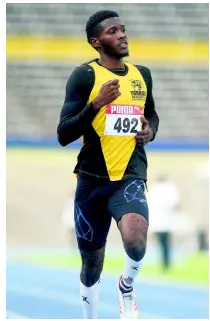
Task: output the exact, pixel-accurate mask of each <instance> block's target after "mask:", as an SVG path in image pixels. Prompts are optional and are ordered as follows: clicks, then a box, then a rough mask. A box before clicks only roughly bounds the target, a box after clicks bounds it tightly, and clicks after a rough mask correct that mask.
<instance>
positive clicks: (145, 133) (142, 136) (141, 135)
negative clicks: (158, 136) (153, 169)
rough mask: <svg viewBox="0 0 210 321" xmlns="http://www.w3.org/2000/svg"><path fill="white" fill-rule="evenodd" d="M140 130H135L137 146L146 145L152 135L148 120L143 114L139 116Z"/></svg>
mask: <svg viewBox="0 0 210 321" xmlns="http://www.w3.org/2000/svg"><path fill="white" fill-rule="evenodd" d="M141 122H142V130H141V131H140V132H137V135H136V143H137V146H138V147H143V146H144V145H146V144H147V143H148V142H149V141H150V140H151V139H152V137H153V131H152V129H151V128H150V127H149V122H148V121H147V120H146V118H145V117H144V116H141Z"/></svg>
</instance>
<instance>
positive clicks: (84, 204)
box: [74, 175, 148, 251]
mask: <svg viewBox="0 0 210 321" xmlns="http://www.w3.org/2000/svg"><path fill="white" fill-rule="evenodd" d="M144 189H145V182H144V181H143V180H141V179H134V178H132V179H131V178H129V179H126V180H121V181H115V182H111V181H107V180H102V179H97V178H89V177H87V176H81V175H80V176H79V177H78V180H77V188H76V193H75V204H74V219H75V230H76V235H77V241H78V247H79V249H81V250H92V251H95V250H98V249H100V248H102V247H103V246H104V245H105V243H106V239H107V235H108V232H109V228H110V224H111V219H112V217H113V218H114V219H115V221H116V222H118V221H119V220H120V218H121V217H122V216H123V215H126V214H128V213H138V214H140V215H142V216H144V217H145V218H146V219H147V220H148V207H147V201H146V198H145V195H144Z"/></svg>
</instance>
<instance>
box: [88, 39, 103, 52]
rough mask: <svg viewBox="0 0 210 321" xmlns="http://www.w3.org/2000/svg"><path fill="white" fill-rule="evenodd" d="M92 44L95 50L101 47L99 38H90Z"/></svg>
mask: <svg viewBox="0 0 210 321" xmlns="http://www.w3.org/2000/svg"><path fill="white" fill-rule="evenodd" d="M90 43H91V45H92V46H93V48H95V49H96V50H98V49H99V48H100V47H101V46H100V41H99V40H98V39H97V38H93V37H91V38H90Z"/></svg>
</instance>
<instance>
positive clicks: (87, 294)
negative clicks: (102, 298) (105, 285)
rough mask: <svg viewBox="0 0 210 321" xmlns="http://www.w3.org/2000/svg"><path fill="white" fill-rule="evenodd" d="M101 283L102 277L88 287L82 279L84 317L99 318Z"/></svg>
mask: <svg viewBox="0 0 210 321" xmlns="http://www.w3.org/2000/svg"><path fill="white" fill-rule="evenodd" d="M99 283H100V279H99V281H97V282H96V283H95V284H94V285H92V286H90V287H87V286H85V285H84V284H83V283H82V282H81V281H80V297H81V303H82V312H83V318H84V319H97V314H98V297H99Z"/></svg>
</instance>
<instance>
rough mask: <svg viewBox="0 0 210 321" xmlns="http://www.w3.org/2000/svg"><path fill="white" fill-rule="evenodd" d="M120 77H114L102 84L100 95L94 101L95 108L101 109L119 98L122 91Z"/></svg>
mask: <svg viewBox="0 0 210 321" xmlns="http://www.w3.org/2000/svg"><path fill="white" fill-rule="evenodd" d="M119 88H120V85H119V79H113V80H110V81H108V82H106V83H105V84H103V85H102V86H101V89H100V91H99V93H98V96H97V97H96V98H95V99H94V100H93V101H92V105H93V108H94V109H95V110H100V109H101V108H102V107H103V106H106V105H108V104H110V103H111V102H113V101H114V100H115V99H117V98H118V97H119V96H120V95H121V93H120V92H119Z"/></svg>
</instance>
